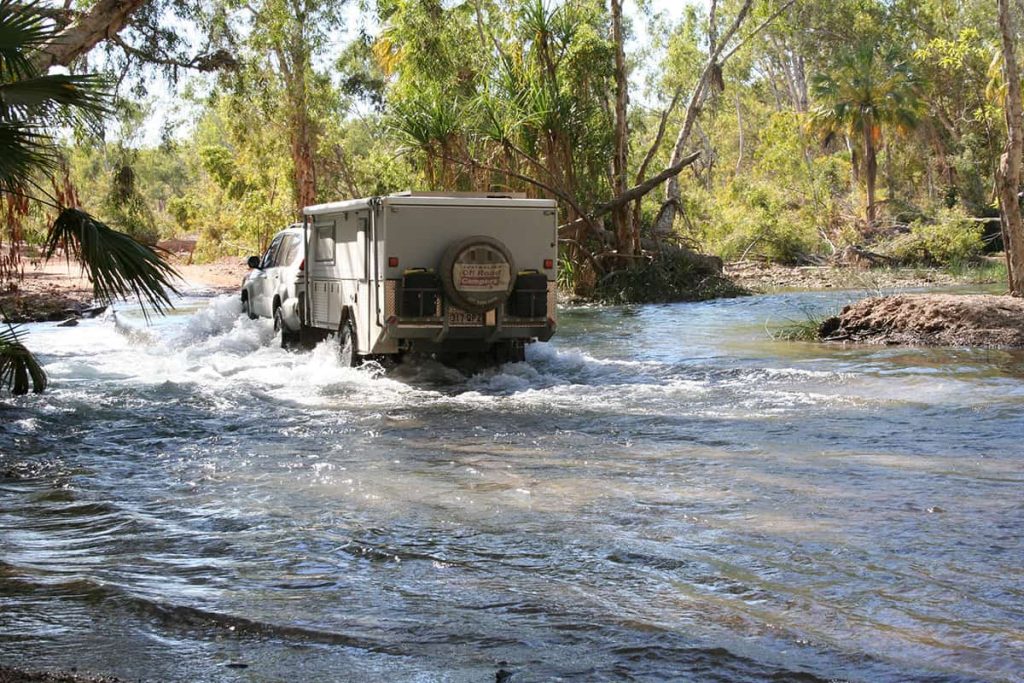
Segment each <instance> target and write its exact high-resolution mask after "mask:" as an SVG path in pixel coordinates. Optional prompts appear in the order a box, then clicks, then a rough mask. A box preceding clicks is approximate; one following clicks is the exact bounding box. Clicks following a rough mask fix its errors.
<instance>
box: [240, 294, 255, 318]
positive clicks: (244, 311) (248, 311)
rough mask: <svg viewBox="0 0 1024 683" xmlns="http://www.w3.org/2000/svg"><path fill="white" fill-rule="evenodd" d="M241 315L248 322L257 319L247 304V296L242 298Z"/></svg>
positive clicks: (248, 303)
mask: <svg viewBox="0 0 1024 683" xmlns="http://www.w3.org/2000/svg"><path fill="white" fill-rule="evenodd" d="M242 315H244V316H245V317H246V318H248V319H249V320H255V319H256V318H257V317H259V316H257V315H256V314H255V313H253V312H252V304H251V303H250V302H249V297H247V296H243V297H242Z"/></svg>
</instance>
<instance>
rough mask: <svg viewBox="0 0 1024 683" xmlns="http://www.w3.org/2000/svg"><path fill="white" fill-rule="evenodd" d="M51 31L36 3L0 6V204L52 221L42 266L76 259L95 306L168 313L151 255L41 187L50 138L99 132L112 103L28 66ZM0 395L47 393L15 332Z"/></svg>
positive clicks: (162, 270)
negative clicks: (37, 208)
mask: <svg viewBox="0 0 1024 683" xmlns="http://www.w3.org/2000/svg"><path fill="white" fill-rule="evenodd" d="M57 33H58V29H57V27H56V26H55V25H54V24H53V23H52V22H51V21H49V20H48V19H47V17H46V14H45V12H44V8H43V7H41V6H40V5H39V4H34V3H30V4H22V3H19V2H13V1H12V0H0V203H3V202H10V201H13V200H19V201H21V200H24V199H28V200H30V201H33V202H39V203H41V204H44V205H46V206H48V207H49V208H50V209H52V210H53V212H54V213H56V219H55V220H54V221H53V224H52V225H51V227H50V231H49V234H48V236H47V239H46V244H45V246H44V255H45V257H46V258H48V259H49V258H52V257H53V256H54V255H55V254H56V253H57V252H58V250H63V252H64V254H65V256H66V257H67V258H68V260H69V261H70V260H71V259H75V260H77V261H78V262H79V263H80V264H81V266H82V268H83V270H84V272H85V274H86V276H87V277H88V278H89V281H90V282H91V283H92V286H93V294H94V296H95V297H96V299H98V300H99V301H101V302H110V301H112V300H114V299H115V298H127V297H129V296H132V297H135V298H137V299H138V301H139V303H140V304H141V305H142V307H143V310H144V311H148V310H150V309H151V310H153V311H156V312H157V313H163V312H164V311H165V310H166V309H167V308H169V307H170V306H171V300H170V294H171V293H174V292H175V291H176V290H175V289H174V286H173V285H172V281H173V280H174V279H176V278H177V277H178V276H177V273H176V272H175V271H174V269H173V268H172V267H171V266H170V265H169V264H167V263H166V262H165V261H164V260H163V259H162V258H161V257H160V255H159V254H157V253H156V252H155V251H154V250H153V249H151V248H150V247H148V246H146V245H144V244H141V243H139V242H136V241H135V240H134V239H132V238H131V237H129V236H128V235H125V234H124V233H121V232H118V231H117V230H114V229H113V228H111V227H109V226H107V225H106V224H104V223H103V222H101V221H100V220H98V219H96V218H94V217H93V216H91V215H90V214H88V213H86V212H85V211H82V210H81V209H79V208H78V207H74V206H62V205H61V203H60V202H59V200H58V199H57V198H55V197H51V196H48V193H46V191H45V190H43V189H42V185H41V183H40V180H44V179H45V178H48V177H52V176H53V174H54V173H55V172H56V171H57V169H58V167H59V166H60V159H61V158H60V152H59V149H58V147H57V145H56V143H55V141H54V138H53V132H52V131H53V130H54V129H55V128H58V127H60V126H67V125H93V126H96V125H100V124H101V122H102V120H103V118H104V117H105V116H106V115H108V114H109V113H110V106H111V95H110V91H109V90H108V88H107V85H106V83H105V81H104V79H103V78H102V77H100V76H98V75H96V74H79V75H74V74H48V73H43V72H42V71H41V70H40V68H39V67H38V66H37V64H38V63H39V60H38V59H37V57H38V54H39V53H40V51H41V50H42V49H43V48H44V47H45V46H46V45H48V44H49V43H51V42H52V41H53V40H54V39H55V38H56V37H57ZM0 330H2V331H0V389H3V388H6V389H10V390H11V391H12V392H13V393H15V394H24V393H27V392H28V391H29V389H30V388H31V389H32V390H33V391H36V392H41V391H43V390H44V389H45V388H46V374H45V372H43V370H42V367H41V366H40V364H39V363H38V361H37V360H36V359H35V358H34V357H33V356H32V354H31V353H30V352H29V351H28V349H27V348H26V347H25V346H24V344H23V343H22V339H21V335H20V334H19V333H18V331H17V330H16V329H15V327H14V326H12V325H10V324H7V325H6V327H5V328H0Z"/></svg>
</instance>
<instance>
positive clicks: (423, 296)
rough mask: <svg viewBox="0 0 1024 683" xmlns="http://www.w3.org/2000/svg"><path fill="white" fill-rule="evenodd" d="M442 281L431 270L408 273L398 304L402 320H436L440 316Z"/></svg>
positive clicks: (404, 276)
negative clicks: (439, 303)
mask: <svg viewBox="0 0 1024 683" xmlns="http://www.w3.org/2000/svg"><path fill="white" fill-rule="evenodd" d="M440 300H441V280H440V278H438V277H437V275H436V274H435V273H434V272H433V271H431V270H413V271H406V273H405V274H404V275H403V276H402V294H401V297H400V299H399V302H398V315H399V317H401V318H436V317H438V316H439V315H440V311H439V306H438V302H439V301H440Z"/></svg>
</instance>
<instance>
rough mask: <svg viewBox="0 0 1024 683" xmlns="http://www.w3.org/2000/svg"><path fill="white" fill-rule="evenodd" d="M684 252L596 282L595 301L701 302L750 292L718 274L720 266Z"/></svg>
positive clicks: (666, 253)
mask: <svg viewBox="0 0 1024 683" xmlns="http://www.w3.org/2000/svg"><path fill="white" fill-rule="evenodd" d="M713 261H717V259H711V258H709V257H706V256H702V255H700V254H695V253H693V252H690V251H687V250H683V249H666V250H665V251H662V252H661V253H659V254H655V255H654V256H653V257H652V258H651V260H649V261H646V262H644V263H641V264H638V265H635V266H632V267H630V268H624V269H622V270H617V271H613V272H611V273H608V274H607V275H605V276H604V277H603V278H601V280H599V281H598V283H597V287H596V289H595V292H594V298H595V299H597V300H599V301H603V302H605V303H610V304H625V303H667V302H671V301H703V300H706V299H715V298H718V297H732V296H742V295H745V294H749V292H748V291H747V290H745V289H743V288H742V287H740V286H739V285H737V284H736V283H734V282H733V281H732V280H730V279H728V278H726V277H724V276H723V275H722V274H721V269H720V263H717V264H715V265H714V266H713V265H712V262H713Z"/></svg>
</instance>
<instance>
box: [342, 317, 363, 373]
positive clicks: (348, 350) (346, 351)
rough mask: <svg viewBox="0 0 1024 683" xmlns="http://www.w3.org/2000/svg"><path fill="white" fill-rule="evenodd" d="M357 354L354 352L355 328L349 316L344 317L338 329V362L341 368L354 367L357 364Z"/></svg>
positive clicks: (358, 359)
mask: <svg viewBox="0 0 1024 683" xmlns="http://www.w3.org/2000/svg"><path fill="white" fill-rule="evenodd" d="M359 361H360V358H359V354H357V353H356V328H355V326H353V325H352V319H351V318H345V320H343V321H342V323H341V329H340V330H338V364H339V365H341V367H343V368H354V367H356V366H357V365H359Z"/></svg>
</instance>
